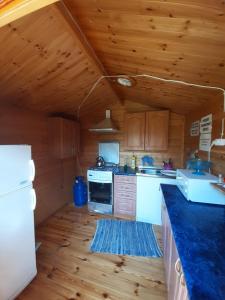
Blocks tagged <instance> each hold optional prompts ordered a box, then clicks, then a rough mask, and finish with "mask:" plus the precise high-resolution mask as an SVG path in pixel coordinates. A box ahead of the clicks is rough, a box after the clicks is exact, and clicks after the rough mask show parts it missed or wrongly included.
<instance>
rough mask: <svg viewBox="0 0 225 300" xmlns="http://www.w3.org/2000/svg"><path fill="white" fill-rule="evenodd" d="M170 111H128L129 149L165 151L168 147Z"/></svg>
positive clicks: (127, 146)
mask: <svg viewBox="0 0 225 300" xmlns="http://www.w3.org/2000/svg"><path fill="white" fill-rule="evenodd" d="M168 130H169V111H167V110H164V111H148V112H141V113H128V114H126V116H125V148H126V149H127V150H148V151H155V150H159V151H163V150H167V148H168Z"/></svg>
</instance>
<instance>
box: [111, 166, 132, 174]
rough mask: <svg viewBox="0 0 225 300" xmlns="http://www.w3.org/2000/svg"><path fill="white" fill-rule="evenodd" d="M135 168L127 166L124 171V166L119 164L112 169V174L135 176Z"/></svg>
mask: <svg viewBox="0 0 225 300" xmlns="http://www.w3.org/2000/svg"><path fill="white" fill-rule="evenodd" d="M136 172H137V171H136V170H134V169H131V167H128V168H127V171H126V172H125V171H124V167H123V166H120V167H118V168H116V169H115V171H113V174H114V175H125V176H136Z"/></svg>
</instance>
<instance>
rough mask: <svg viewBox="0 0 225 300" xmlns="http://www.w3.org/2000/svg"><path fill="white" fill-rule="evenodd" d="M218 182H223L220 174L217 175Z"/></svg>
mask: <svg viewBox="0 0 225 300" xmlns="http://www.w3.org/2000/svg"><path fill="white" fill-rule="evenodd" d="M218 183H219V184H223V175H222V174H219V175H218Z"/></svg>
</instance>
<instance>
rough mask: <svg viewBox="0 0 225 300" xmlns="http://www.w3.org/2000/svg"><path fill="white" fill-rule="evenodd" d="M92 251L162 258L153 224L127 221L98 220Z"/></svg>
mask: <svg viewBox="0 0 225 300" xmlns="http://www.w3.org/2000/svg"><path fill="white" fill-rule="evenodd" d="M90 250H91V251H92V252H98V253H111V254H120V255H132V256H147V257H160V256H162V252H161V250H160V248H159V246H158V243H157V240H156V237H155V234H154V231H153V228H152V224H149V223H143V222H136V221H125V220H111V219H102V220H97V228H96V232H95V236H94V239H93V241H92V243H91V247H90Z"/></svg>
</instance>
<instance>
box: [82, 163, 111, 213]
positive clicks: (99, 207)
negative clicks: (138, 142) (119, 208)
mask: <svg viewBox="0 0 225 300" xmlns="http://www.w3.org/2000/svg"><path fill="white" fill-rule="evenodd" d="M106 169H107V170H106ZM87 179H88V209H89V211H94V212H97V213H102V214H112V213H113V168H111V169H109V168H108V167H107V168H91V169H89V170H88V172H87Z"/></svg>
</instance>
